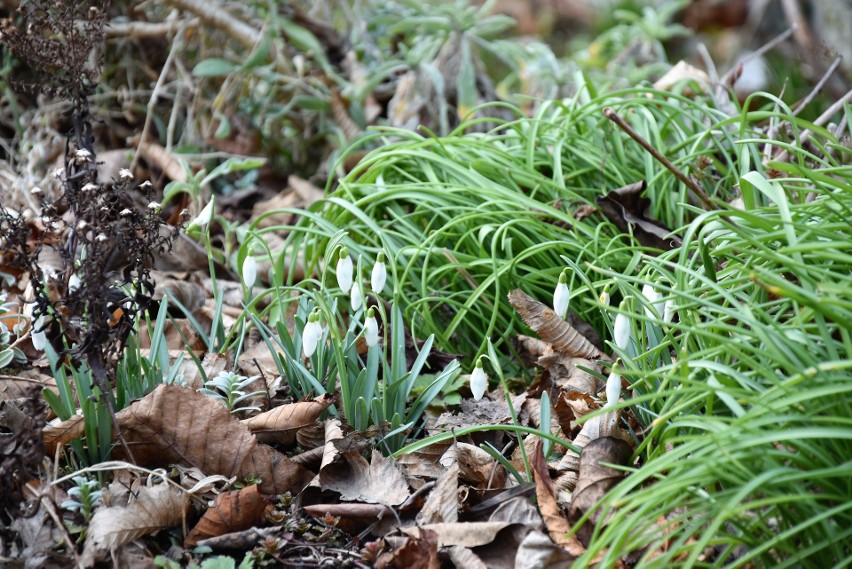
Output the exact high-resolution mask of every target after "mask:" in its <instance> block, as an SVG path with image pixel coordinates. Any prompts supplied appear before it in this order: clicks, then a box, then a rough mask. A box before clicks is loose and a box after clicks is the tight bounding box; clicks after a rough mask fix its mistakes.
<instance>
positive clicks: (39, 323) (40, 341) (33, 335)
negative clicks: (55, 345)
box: [30, 315, 47, 351]
mask: <svg viewBox="0 0 852 569" xmlns="http://www.w3.org/2000/svg"><path fill="white" fill-rule="evenodd" d="M43 326H44V315H42V316H39V317H38V318H36V321H35V322H33V324H32V331H31V332H30V341H31V342H32V343H33V348H35V349H36V350H38V351H42V350H44V347H45V346H46V345H47V336H46V335H45V333H44V330H42V327H43Z"/></svg>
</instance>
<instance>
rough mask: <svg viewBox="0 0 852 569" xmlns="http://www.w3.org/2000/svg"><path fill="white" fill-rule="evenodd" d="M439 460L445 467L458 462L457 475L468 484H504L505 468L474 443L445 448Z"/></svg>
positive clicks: (494, 486) (501, 485)
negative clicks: (445, 450)
mask: <svg viewBox="0 0 852 569" xmlns="http://www.w3.org/2000/svg"><path fill="white" fill-rule="evenodd" d="M440 462H441V464H442V465H444V466H445V467H447V468H449V467H450V466H452V465H453V464H458V467H459V477H460V478H461V479H462V480H464V481H465V482H467V483H469V484H473V485H475V486H479V487H486V488H504V487H505V485H506V470H505V469H504V468H503V467H502V466H500V464H499V463H498V462H497V461H496V460H494V458H492V456H491V455H490V454H488V453H487V452H485V451H484V450H482V449H481V448H479V447H478V446H476V445H472V444H468V443H456V444H455V445H453V446H451V447H450V448H448V449H447V452H445V453H444V456H442V457H441V461H440Z"/></svg>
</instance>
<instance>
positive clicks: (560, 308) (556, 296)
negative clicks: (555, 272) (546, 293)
mask: <svg viewBox="0 0 852 569" xmlns="http://www.w3.org/2000/svg"><path fill="white" fill-rule="evenodd" d="M570 298H571V292H570V291H569V290H568V273H567V271H562V274H561V275H559V282H558V283H556V290H555V291H553V311H554V312H556V314H557V315H558V316H559V317H560V318H562V319H563V320H564V319H565V315H566V314H568V301H569V300H570Z"/></svg>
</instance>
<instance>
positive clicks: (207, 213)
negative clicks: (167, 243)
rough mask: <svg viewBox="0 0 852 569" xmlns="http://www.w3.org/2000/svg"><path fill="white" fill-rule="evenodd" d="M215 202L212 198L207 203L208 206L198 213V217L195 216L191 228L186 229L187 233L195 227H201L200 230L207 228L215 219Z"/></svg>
mask: <svg viewBox="0 0 852 569" xmlns="http://www.w3.org/2000/svg"><path fill="white" fill-rule="evenodd" d="M214 201H215V198H210V201H209V202H207V205H206V206H204V209H202V210H201V211H200V212H199V213H198V215H196V216H195V219H193V220H192V222H191V223H190V224H189V226H188V227H187V228H186V230H187V231H189V230H190V229H192V228H193V227H199V228H204V227H207V225H208V224H209V223H210V221H211V220H212V219H213V202H214Z"/></svg>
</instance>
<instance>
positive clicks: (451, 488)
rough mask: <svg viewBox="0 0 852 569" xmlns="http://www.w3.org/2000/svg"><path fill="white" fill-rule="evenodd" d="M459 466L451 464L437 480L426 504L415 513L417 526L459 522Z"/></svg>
mask: <svg viewBox="0 0 852 569" xmlns="http://www.w3.org/2000/svg"><path fill="white" fill-rule="evenodd" d="M458 492H459V465H458V463H457V462H456V463H454V464H451V465H450V467H449V468H447V470H446V472H444V474H442V475H441V477H440V478H438V480H437V482H436V483H435V487H434V488H432V491H431V492H430V493H429V498H427V499H426V503H425V504H423V507H422V508H421V509H420V511H419V512H418V513H417V518H416V520H417V524H418V525H423V524H436V523H441V522H457V521H459V496H458Z"/></svg>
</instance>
